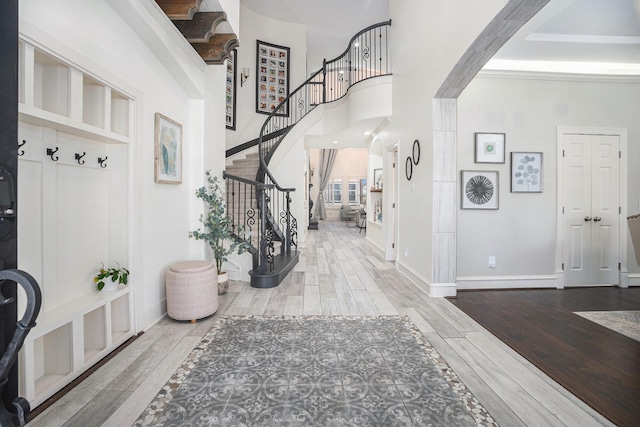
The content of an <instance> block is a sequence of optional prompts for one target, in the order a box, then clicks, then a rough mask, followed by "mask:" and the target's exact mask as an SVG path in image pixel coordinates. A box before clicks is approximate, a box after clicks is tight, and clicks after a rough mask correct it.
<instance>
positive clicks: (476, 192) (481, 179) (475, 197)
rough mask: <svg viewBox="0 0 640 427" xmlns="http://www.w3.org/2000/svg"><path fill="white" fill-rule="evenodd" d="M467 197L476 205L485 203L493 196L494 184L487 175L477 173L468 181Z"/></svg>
mask: <svg viewBox="0 0 640 427" xmlns="http://www.w3.org/2000/svg"><path fill="white" fill-rule="evenodd" d="M465 192H466V193H467V199H469V201H470V202H471V203H473V204H474V205H484V204H485V203H487V202H488V201H489V200H491V198H492V197H493V184H492V183H491V181H490V180H489V178H487V177H486V176H482V175H476V176H474V177H473V178H471V179H470V180H469V182H467V186H466V188H465Z"/></svg>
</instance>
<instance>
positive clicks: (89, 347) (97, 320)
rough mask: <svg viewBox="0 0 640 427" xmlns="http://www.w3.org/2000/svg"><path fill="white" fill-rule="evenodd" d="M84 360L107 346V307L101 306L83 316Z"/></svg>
mask: <svg viewBox="0 0 640 427" xmlns="http://www.w3.org/2000/svg"><path fill="white" fill-rule="evenodd" d="M82 320H83V323H82V326H83V329H84V361H85V362H87V361H89V360H91V359H93V358H94V357H95V356H97V355H98V354H99V353H100V352H101V351H102V350H104V349H105V348H107V327H106V326H107V325H106V307H105V306H104V305H103V306H100V307H98V308H96V309H95V310H92V311H90V312H88V313H87V314H85V315H84V316H83V319H82Z"/></svg>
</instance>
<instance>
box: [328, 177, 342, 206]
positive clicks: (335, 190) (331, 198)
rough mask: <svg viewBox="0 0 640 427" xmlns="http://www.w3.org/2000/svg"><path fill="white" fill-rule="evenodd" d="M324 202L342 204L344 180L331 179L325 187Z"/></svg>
mask: <svg viewBox="0 0 640 427" xmlns="http://www.w3.org/2000/svg"><path fill="white" fill-rule="evenodd" d="M324 203H325V204H331V205H341V204H342V180H333V179H332V180H330V181H329V182H328V183H327V187H326V188H325V189H324Z"/></svg>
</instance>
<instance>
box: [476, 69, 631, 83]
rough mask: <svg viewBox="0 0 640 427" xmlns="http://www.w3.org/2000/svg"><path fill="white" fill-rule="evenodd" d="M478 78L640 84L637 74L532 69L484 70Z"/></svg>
mask: <svg viewBox="0 0 640 427" xmlns="http://www.w3.org/2000/svg"><path fill="white" fill-rule="evenodd" d="M476 78H493V79H528V80H554V81H574V82H601V83H638V82H640V76H638V73H637V72H636V74H630V75H626V74H624V75H623V74H613V73H601V74H595V73H594V74H584V73H575V72H574V73H570V72H560V71H542V70H532V69H528V70H525V69H511V70H509V69H505V70H501V69H489V68H483V69H482V70H480V72H479V73H478V74H477V75H476Z"/></svg>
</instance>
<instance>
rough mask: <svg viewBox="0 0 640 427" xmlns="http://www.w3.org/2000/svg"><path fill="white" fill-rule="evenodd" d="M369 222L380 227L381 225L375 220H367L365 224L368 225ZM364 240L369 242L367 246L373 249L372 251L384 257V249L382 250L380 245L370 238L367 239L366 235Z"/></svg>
mask: <svg viewBox="0 0 640 427" xmlns="http://www.w3.org/2000/svg"><path fill="white" fill-rule="evenodd" d="M369 224H375V225H377V226H380V227H381V225H380V224H379V223H377V222H373V221H367V226H368V225H369ZM364 241H365V242H367V243H368V244H369V248H371V249H373V251H374V252H375V253H376V254H378V255H379V256H380V258H382V259H385V253H384V250H383V249H382V248H381V247H380V246H378V245H376V244H375V243H373V242H372V241H371V240H369V238H368V237H367V238H366V239H365V240H364ZM385 261H386V260H385Z"/></svg>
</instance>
